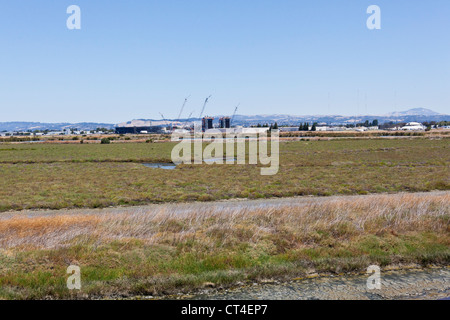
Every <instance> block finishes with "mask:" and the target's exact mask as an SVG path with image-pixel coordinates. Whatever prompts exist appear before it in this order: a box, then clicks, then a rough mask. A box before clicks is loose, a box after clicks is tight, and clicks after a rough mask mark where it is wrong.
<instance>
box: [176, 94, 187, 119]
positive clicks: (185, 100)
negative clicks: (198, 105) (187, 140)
mask: <svg viewBox="0 0 450 320" xmlns="http://www.w3.org/2000/svg"><path fill="white" fill-rule="evenodd" d="M189 97H190V96H189ZM189 97H187V98H186V99H184V103H183V105H182V106H181V110H180V114H179V115H178V118H177V122H180V119H181V114H182V113H183V110H184V107H185V106H186V103H187V102H188V99H189Z"/></svg>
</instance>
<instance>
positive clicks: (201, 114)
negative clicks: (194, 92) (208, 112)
mask: <svg viewBox="0 0 450 320" xmlns="http://www.w3.org/2000/svg"><path fill="white" fill-rule="evenodd" d="M210 98H211V96H209V97H208V98H206V99H205V103H204V104H203V108H202V112H201V113H200V117H199V118H200V119H201V118H202V116H203V112H205V108H206V105H207V104H208V101H209V99H210Z"/></svg>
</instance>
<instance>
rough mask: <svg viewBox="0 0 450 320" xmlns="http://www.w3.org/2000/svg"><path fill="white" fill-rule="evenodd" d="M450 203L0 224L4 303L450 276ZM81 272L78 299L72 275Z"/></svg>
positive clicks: (338, 204) (367, 203) (313, 205)
mask: <svg viewBox="0 0 450 320" xmlns="http://www.w3.org/2000/svg"><path fill="white" fill-rule="evenodd" d="M449 200H450V195H449V194H448V193H438V194H401V195H373V196H360V197H342V198H321V199H313V200H310V201H302V200H292V201H290V202H288V203H278V204H272V203H269V202H268V203H265V202H264V201H262V202H261V205H260V206H247V205H246V204H245V203H242V204H236V205H221V204H210V205H208V204H205V205H203V206H199V205H178V206H175V205H171V206H167V205H163V206H151V207H141V208H139V209H133V208H123V209H121V210H120V211H112V210H109V209H105V210H103V211H101V212H99V213H95V214H94V213H87V214H80V213H77V214H64V213H55V214H37V215H36V216H31V217H25V216H20V215H19V216H13V217H10V216H9V217H7V216H3V217H2V218H1V219H0V247H1V248H2V249H1V250H0V262H1V263H0V266H1V267H0V288H2V289H1V290H0V296H1V297H4V298H95V297H104V296H109V297H120V296H134V295H147V294H151V295H161V294H169V293H175V292H185V291H189V290H193V289H196V288H201V287H202V286H203V285H204V283H206V282H212V283H214V284H215V285H216V286H228V285H231V284H233V283H235V282H237V281H256V280H258V279H266V278H281V279H287V278H290V277H294V276H302V275H304V274H305V272H306V270H308V269H311V268H313V269H315V271H317V272H337V273H339V272H347V271H360V270H364V268H367V266H368V265H370V264H379V265H381V266H385V265H388V264H408V263H419V264H424V265H426V264H430V263H438V264H448V263H449V262H450V259H449V258H450V250H449V248H450V237H449V235H450V227H449V225H450V209H449V206H448V203H449ZM70 264H76V265H79V266H80V267H81V268H82V283H83V289H82V290H81V291H80V292H71V291H68V290H67V289H66V287H65V279H66V277H67V275H66V274H65V270H66V268H67V266H69V265H70Z"/></svg>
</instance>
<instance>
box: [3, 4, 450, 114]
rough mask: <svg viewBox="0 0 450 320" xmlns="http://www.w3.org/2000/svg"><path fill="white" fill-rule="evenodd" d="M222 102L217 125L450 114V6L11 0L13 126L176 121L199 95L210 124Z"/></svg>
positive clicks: (7, 9) (9, 106) (6, 71)
mask: <svg viewBox="0 0 450 320" xmlns="http://www.w3.org/2000/svg"><path fill="white" fill-rule="evenodd" d="M72 4H75V5H78V6H79V7H80V8H81V30H69V29H67V27H66V20H67V18H68V17H69V15H68V14H67V13H66V9H67V7H68V6H69V5H72ZM372 4H375V5H378V6H379V7H380V8H381V30H368V29H367V27H366V20H367V18H368V17H369V15H368V14H367V13H366V10H367V7H368V6H369V5H372ZM209 94H212V95H213V97H212V99H211V102H210V104H209V105H208V107H207V110H206V113H207V114H209V115H216V114H231V113H232V112H233V111H234V107H235V106H236V105H237V104H238V103H241V106H240V109H239V112H238V113H239V114H272V113H283V114H295V115H310V114H343V115H352V114H384V113H388V112H392V111H401V110H406V109H410V108H430V109H432V110H434V111H437V112H441V113H447V114H448V113H450V1H448V0H432V1H417V0H370V1H366V0H339V1H336V0H327V1H325V0H307V1H306V0H305V1H303V0H277V1H275V0H271V1H269V0H177V1H174V0H157V1H154V0H134V1H125V0H114V1H106V0H70V1H66V0H53V1H50V0H39V1H36V0H0V111H1V112H0V122H3V121H41V122H63V121H64V122H81V121H94V122H110V123H118V122H123V121H127V120H131V119H138V118H146V119H147V118H155V119H159V118H160V115H159V112H162V113H163V114H164V115H165V116H166V118H176V117H177V115H178V113H179V110H180V107H181V105H182V103H183V100H184V98H185V97H186V96H188V95H191V98H190V100H189V102H188V104H187V106H186V109H185V112H184V116H188V115H189V113H190V112H191V111H194V110H195V112H194V115H195V116H198V115H199V113H200V111H201V106H202V104H203V101H204V99H205V97H206V96H208V95H209Z"/></svg>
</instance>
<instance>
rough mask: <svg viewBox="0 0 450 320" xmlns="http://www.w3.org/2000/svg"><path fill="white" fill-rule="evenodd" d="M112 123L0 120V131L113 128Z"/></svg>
mask: <svg viewBox="0 0 450 320" xmlns="http://www.w3.org/2000/svg"><path fill="white" fill-rule="evenodd" d="M114 127H115V125H114V124H110V123H94V122H81V123H41V122H0V131H27V130H32V131H34V130H41V131H43V130H55V131H62V130H64V129H71V128H76V129H78V130H84V131H86V130H95V129H97V128H106V129H113V128H114Z"/></svg>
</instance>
